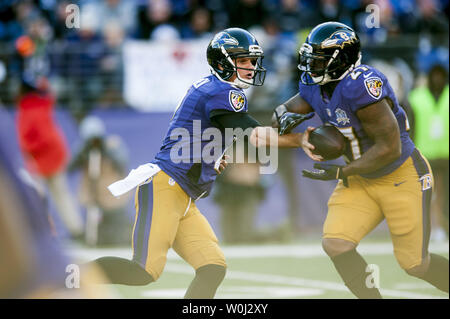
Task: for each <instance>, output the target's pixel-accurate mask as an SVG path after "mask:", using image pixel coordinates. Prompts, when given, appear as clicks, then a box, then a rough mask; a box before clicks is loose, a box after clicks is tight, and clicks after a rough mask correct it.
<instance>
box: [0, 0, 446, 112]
mask: <svg viewBox="0 0 450 319" xmlns="http://www.w3.org/2000/svg"><path fill="white" fill-rule="evenodd" d="M370 4H375V5H376V8H377V9H376V10H378V11H377V13H379V21H376V20H374V19H373V18H371V16H370V15H371V14H372V13H373V9H372V11H371V10H370V8H372V7H368V5H370ZM68 5H76V6H77V8H79V25H78V26H79V28H77V27H75V28H73V27H72V28H70V27H67V22H68V20H69V23H70V22H76V21H73V20H74V19H72V18H70V17H69V15H70V14H72V13H74V11H73V7H69V8H68V7H67V6H68ZM367 8H369V9H367ZM448 10H449V1H448V0H401V1H392V0H391V1H390V0H378V1H367V0H342V1H338V0H321V1H313V0H81V1H65V0H62V1H56V0H2V1H0V64H1V65H0V81H1V83H2V85H1V88H0V99H1V101H3V103H4V104H6V105H11V104H13V103H14V98H15V96H16V94H17V92H18V87H19V85H20V75H21V74H22V73H23V71H24V69H32V70H33V72H37V73H39V74H41V75H45V76H47V77H49V79H50V81H51V83H52V87H53V89H54V90H55V91H56V93H57V97H58V104H59V105H61V106H62V107H66V108H69V109H70V110H71V111H72V112H73V113H76V114H77V116H80V117H83V116H84V115H85V113H87V112H89V110H90V109H92V108H94V107H98V106H101V107H124V106H125V103H124V99H123V94H122V93H123V92H122V90H123V60H122V47H123V44H124V42H125V41H126V40H127V39H139V40H144V41H175V40H180V39H181V40H187V39H199V38H206V39H209V38H211V37H212V35H213V34H214V33H216V32H217V31H220V30H222V29H224V28H226V27H230V26H235V27H242V28H246V29H250V30H251V31H252V32H254V33H255V35H256V36H257V37H258V39H260V42H262V44H263V48H264V50H265V52H266V57H267V58H266V59H265V66H266V68H267V69H268V70H269V73H272V75H273V74H278V75H280V77H281V78H282V79H286V78H289V77H296V73H297V72H296V71H295V63H296V60H297V58H296V54H297V48H298V46H299V44H300V43H301V42H302V41H303V40H304V38H305V36H306V34H307V33H308V32H309V31H310V30H311V29H312V27H314V26H315V25H317V24H319V23H322V22H325V21H333V20H334V21H340V22H343V23H346V24H348V25H350V26H352V27H353V28H354V29H355V30H356V31H357V33H358V35H359V36H360V38H361V40H362V44H363V48H364V50H365V53H366V55H365V60H366V61H367V59H368V58H370V57H376V58H382V59H390V60H393V59H395V58H402V59H403V60H404V61H406V63H407V66H408V68H409V70H410V71H412V72H413V73H410V74H417V72H420V71H422V72H426V69H427V67H428V65H426V62H427V61H429V55H430V54H431V53H433V54H434V51H436V50H438V48H439V47H444V48H447V47H448ZM68 17H69V19H68ZM370 21H372V22H376V23H378V22H379V24H377V25H376V27H373V25H371V24H370ZM368 22H369V23H368ZM435 55H439V52H437V53H435ZM419 56H420V57H419ZM424 56H425V57H426V58H424ZM447 58H448V57H447ZM418 60H421V61H423V62H421V63H417V61H418ZM425 60H426V61H425ZM444 60H445V56H444ZM401 73H402V74H403V75H408V73H404V72H403V70H401ZM269 75H270V74H269ZM271 79H272V81H270V80H271ZM87 80H89V81H87ZM276 80H277V79H275V78H274V77H272V78H271V77H270V76H269V78H268V81H267V82H266V83H267V85H266V86H265V88H264V89H263V90H262V91H264V90H273V89H274V86H276V87H277V90H278V91H279V92H280V93H279V94H277V97H278V98H279V99H282V98H283V97H284V96H286V95H289V93H290V92H286V90H287V89H281V90H280V87H281V86H280V85H279V82H278V81H276ZM411 81H412V80H411V76H410V75H409V76H408V78H407V79H406V82H407V85H409V89H410V88H411V86H412V85H411V84H410V83H411ZM291 90H292V88H291ZM80 94H82V95H83V97H84V98H83V101H81V100H80V99H77V98H76V97H77V96H79V95H80ZM280 95H282V96H280ZM262 107H263V106H262Z"/></svg>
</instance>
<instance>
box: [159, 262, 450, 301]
mask: <svg viewBox="0 0 450 319" xmlns="http://www.w3.org/2000/svg"><path fill="white" fill-rule="evenodd" d="M164 270H165V271H169V272H174V273H181V274H191V275H194V271H193V269H192V268H191V267H189V266H185V265H179V264H174V263H167V265H166V267H165V268H164ZM226 279H234V280H245V281H253V282H264V283H270V284H278V285H279V284H285V285H292V286H301V287H306V288H319V289H328V290H334V291H344V292H347V293H348V292H349V290H348V288H347V287H345V285H344V284H340V283H335V282H329V281H322V280H312V279H304V278H299V277H288V276H280V275H271V274H258V273H252V272H244V271H234V270H228V271H227V274H226ZM380 293H381V294H382V295H384V296H389V297H395V298H408V299H447V298H444V297H439V296H433V295H427V294H420V293H414V292H407V291H398V290H392V289H380Z"/></svg>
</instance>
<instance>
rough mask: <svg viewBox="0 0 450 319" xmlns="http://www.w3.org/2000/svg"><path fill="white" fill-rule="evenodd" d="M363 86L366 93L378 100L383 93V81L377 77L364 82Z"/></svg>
mask: <svg viewBox="0 0 450 319" xmlns="http://www.w3.org/2000/svg"><path fill="white" fill-rule="evenodd" d="M364 84H365V86H366V90H367V92H368V93H369V94H370V95H371V96H372V97H374V98H375V99H377V100H378V99H379V98H380V96H381V94H382V93H383V81H381V79H380V78H378V77H371V78H368V79H366V80H364Z"/></svg>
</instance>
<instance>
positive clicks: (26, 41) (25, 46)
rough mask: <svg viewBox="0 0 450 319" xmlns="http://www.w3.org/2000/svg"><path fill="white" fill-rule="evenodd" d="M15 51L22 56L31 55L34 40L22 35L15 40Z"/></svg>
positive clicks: (33, 48) (34, 47)
mask: <svg viewBox="0 0 450 319" xmlns="http://www.w3.org/2000/svg"><path fill="white" fill-rule="evenodd" d="M16 49H17V52H19V54H20V55H21V56H23V57H28V56H30V55H32V54H33V53H34V51H35V49H36V46H35V45H34V41H33V40H32V39H31V38H30V37H29V36H27V35H23V36H21V37H19V38H18V39H17V40H16Z"/></svg>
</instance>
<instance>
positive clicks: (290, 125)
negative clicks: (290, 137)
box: [279, 112, 314, 135]
mask: <svg viewBox="0 0 450 319" xmlns="http://www.w3.org/2000/svg"><path fill="white" fill-rule="evenodd" d="M313 116H314V112H311V113H308V114H298V113H291V112H286V113H284V114H283V115H282V116H281V117H280V120H279V123H280V133H279V134H280V135H284V134H289V133H290V132H291V131H292V130H293V129H294V128H295V127H297V126H298V125H300V124H301V123H302V122H303V121H306V120H309V119H310V118H312V117H313Z"/></svg>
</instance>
